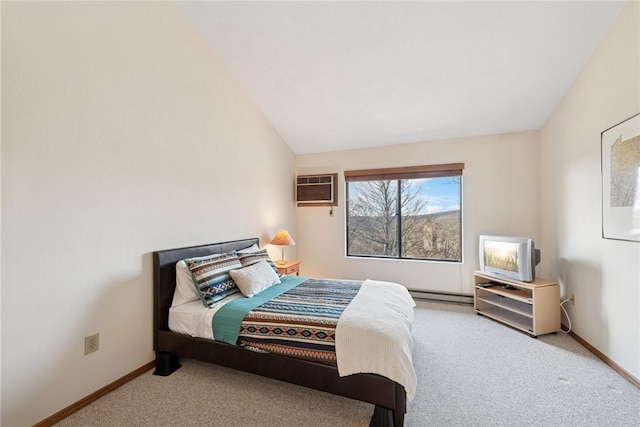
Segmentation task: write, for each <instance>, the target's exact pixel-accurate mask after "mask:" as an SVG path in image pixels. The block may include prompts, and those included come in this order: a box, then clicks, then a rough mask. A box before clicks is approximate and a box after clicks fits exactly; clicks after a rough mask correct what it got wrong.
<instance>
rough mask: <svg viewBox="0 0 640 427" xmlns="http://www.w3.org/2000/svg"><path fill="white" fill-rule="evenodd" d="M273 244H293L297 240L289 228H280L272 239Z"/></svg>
mask: <svg viewBox="0 0 640 427" xmlns="http://www.w3.org/2000/svg"><path fill="white" fill-rule="evenodd" d="M271 244H272V245H279V246H293V245H295V244H296V242H295V241H294V240H293V239H292V238H291V235H290V234H289V232H288V231H287V230H280V231H278V232H277V233H276V235H275V237H274V238H273V239H271Z"/></svg>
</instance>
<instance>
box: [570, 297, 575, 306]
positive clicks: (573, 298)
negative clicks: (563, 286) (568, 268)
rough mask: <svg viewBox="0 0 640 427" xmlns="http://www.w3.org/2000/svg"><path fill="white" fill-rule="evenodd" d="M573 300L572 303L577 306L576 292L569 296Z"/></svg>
mask: <svg viewBox="0 0 640 427" xmlns="http://www.w3.org/2000/svg"><path fill="white" fill-rule="evenodd" d="M569 299H570V300H571V305H573V306H575V305H576V294H571V298H569Z"/></svg>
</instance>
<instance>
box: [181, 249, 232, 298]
mask: <svg viewBox="0 0 640 427" xmlns="http://www.w3.org/2000/svg"><path fill="white" fill-rule="evenodd" d="M184 261H185V263H186V264H187V268H189V271H190V272H191V277H192V278H193V284H194V285H195V287H196V291H197V292H198V295H200V299H201V300H202V303H203V304H204V305H205V306H207V307H211V306H213V305H214V304H215V303H216V302H218V301H220V300H221V299H223V298H225V297H227V296H229V295H231V294H234V293H236V292H239V289H238V287H237V286H236V284H235V282H234V281H233V279H232V278H231V275H230V274H229V272H230V271H231V270H235V269H237V268H242V264H240V260H239V259H238V256H237V255H236V254H235V252H229V253H226V254H216V255H211V256H210V257H200V258H188V259H185V260H184Z"/></svg>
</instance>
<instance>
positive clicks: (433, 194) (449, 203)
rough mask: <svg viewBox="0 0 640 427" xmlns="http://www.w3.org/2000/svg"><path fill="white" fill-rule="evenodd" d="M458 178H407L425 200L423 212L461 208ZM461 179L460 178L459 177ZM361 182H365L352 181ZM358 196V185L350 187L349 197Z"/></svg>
mask: <svg viewBox="0 0 640 427" xmlns="http://www.w3.org/2000/svg"><path fill="white" fill-rule="evenodd" d="M454 180H456V178H453V177H446V178H430V179H411V180H407V182H408V183H409V185H411V186H414V187H416V188H418V191H419V192H420V195H421V197H422V198H423V200H425V201H426V202H427V203H426V209H425V211H424V212H423V213H427V214H430V213H437V212H447V211H454V210H459V209H460V191H459V188H460V186H459V184H458V182H456V181H454ZM458 180H459V179H458ZM352 184H361V185H364V184H365V183H352ZM356 197H358V185H351V186H350V187H349V198H350V199H351V200H353V199H354V198H356Z"/></svg>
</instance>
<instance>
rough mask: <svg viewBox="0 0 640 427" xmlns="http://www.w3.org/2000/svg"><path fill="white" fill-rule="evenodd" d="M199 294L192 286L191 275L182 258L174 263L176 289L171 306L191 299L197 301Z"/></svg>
mask: <svg viewBox="0 0 640 427" xmlns="http://www.w3.org/2000/svg"><path fill="white" fill-rule="evenodd" d="M199 299H200V295H198V292H197V291H196V288H195V286H193V277H192V276H191V271H189V267H187V263H186V262H184V260H183V259H181V260H180V261H178V262H177V263H176V290H175V292H174V293H173V302H172V303H171V307H176V306H178V305H181V304H186V303H188V302H191V301H197V300H199Z"/></svg>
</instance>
